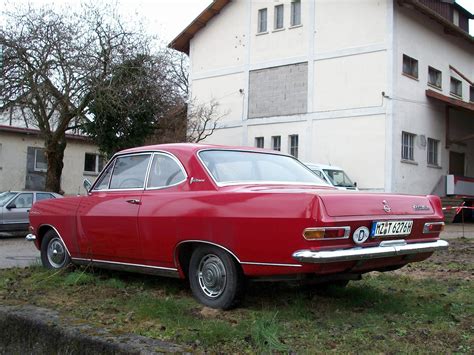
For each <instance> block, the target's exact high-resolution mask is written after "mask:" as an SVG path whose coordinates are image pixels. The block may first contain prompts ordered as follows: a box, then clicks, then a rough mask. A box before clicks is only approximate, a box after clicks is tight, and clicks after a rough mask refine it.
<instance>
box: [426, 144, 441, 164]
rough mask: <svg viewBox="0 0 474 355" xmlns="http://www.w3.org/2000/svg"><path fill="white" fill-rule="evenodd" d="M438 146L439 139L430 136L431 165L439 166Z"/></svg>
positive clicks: (429, 156)
mask: <svg viewBox="0 0 474 355" xmlns="http://www.w3.org/2000/svg"><path fill="white" fill-rule="evenodd" d="M438 147H439V141H438V140H436V139H432V138H428V164H429V165H436V166H439V160H438Z"/></svg>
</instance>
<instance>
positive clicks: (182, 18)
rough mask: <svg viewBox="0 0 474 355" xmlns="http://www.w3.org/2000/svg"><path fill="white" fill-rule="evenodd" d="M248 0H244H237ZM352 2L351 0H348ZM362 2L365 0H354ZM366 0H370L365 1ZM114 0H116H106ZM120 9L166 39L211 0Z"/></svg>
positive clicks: (473, 5) (163, 0) (130, 0)
mask: <svg viewBox="0 0 474 355" xmlns="http://www.w3.org/2000/svg"><path fill="white" fill-rule="evenodd" d="M234 1H244V0H234ZM344 1H348V0H344ZM350 1H361V0H350ZM365 1H366V0H365ZM3 2H4V3H8V2H9V3H19V2H23V3H28V2H29V3H32V4H49V3H55V4H58V5H65V6H67V7H74V6H77V4H78V3H79V2H80V0H3ZM106 2H112V1H106ZM117 2H118V4H119V8H120V10H121V11H122V13H123V14H124V15H128V16H132V17H133V16H134V15H135V14H136V15H137V16H138V17H140V18H143V19H144V21H145V24H147V27H148V28H149V31H150V32H151V33H152V34H154V35H158V36H159V38H161V39H162V40H163V41H165V42H167V43H168V42H169V41H171V40H172V39H173V38H174V37H176V36H177V35H178V34H179V33H180V32H181V31H182V30H183V29H184V28H185V27H186V26H187V25H188V24H189V23H190V22H191V21H192V20H193V19H194V18H195V17H196V16H197V15H198V14H199V13H200V12H201V11H202V10H204V9H205V8H206V6H207V5H209V4H210V3H211V2H212V1H211V0H118V1H117ZM457 3H459V4H460V5H461V6H464V7H465V8H466V9H468V10H469V11H470V12H471V13H474V0H457ZM470 29H471V31H470V32H471V34H472V35H474V21H472V20H471V21H470Z"/></svg>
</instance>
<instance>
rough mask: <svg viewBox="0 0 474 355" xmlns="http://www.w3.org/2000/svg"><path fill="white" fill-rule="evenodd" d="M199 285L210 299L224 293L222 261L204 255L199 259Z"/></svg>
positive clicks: (224, 279) (224, 273) (225, 279)
mask: <svg viewBox="0 0 474 355" xmlns="http://www.w3.org/2000/svg"><path fill="white" fill-rule="evenodd" d="M198 279H199V285H200V286H201V289H202V290H203V291H204V293H205V294H206V295H207V296H209V297H212V298H216V297H219V296H220V295H221V294H222V292H224V289H225V285H226V281H227V276H226V272H225V267H224V264H223V263H222V260H221V259H220V258H219V257H217V256H216V255H212V254H210V255H206V256H205V257H203V258H202V259H201V262H200V263H199V268H198Z"/></svg>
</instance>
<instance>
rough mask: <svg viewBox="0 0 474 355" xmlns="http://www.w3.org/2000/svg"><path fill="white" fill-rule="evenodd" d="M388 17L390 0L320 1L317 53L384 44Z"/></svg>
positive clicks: (317, 16) (318, 7)
mask: <svg viewBox="0 0 474 355" xmlns="http://www.w3.org/2000/svg"><path fill="white" fill-rule="evenodd" d="M303 2H304V0H303ZM389 2H390V0H389ZM386 15H387V1H386V0H356V1H354V0H316V6H315V19H316V21H315V23H316V24H315V35H314V41H315V48H316V52H317V53H324V52H332V51H339V50H341V49H343V48H353V47H359V46H367V45H371V44H376V43H381V42H384V41H385V34H386Z"/></svg>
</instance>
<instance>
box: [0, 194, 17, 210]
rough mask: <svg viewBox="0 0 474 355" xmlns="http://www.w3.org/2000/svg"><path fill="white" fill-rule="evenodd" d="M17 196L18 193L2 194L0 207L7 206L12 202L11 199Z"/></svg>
mask: <svg viewBox="0 0 474 355" xmlns="http://www.w3.org/2000/svg"><path fill="white" fill-rule="evenodd" d="M15 195H16V192H10V191H5V192H0V207H3V206H5V204H6V203H7V202H8V201H10V199H11V198H12V197H13V196H15Z"/></svg>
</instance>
